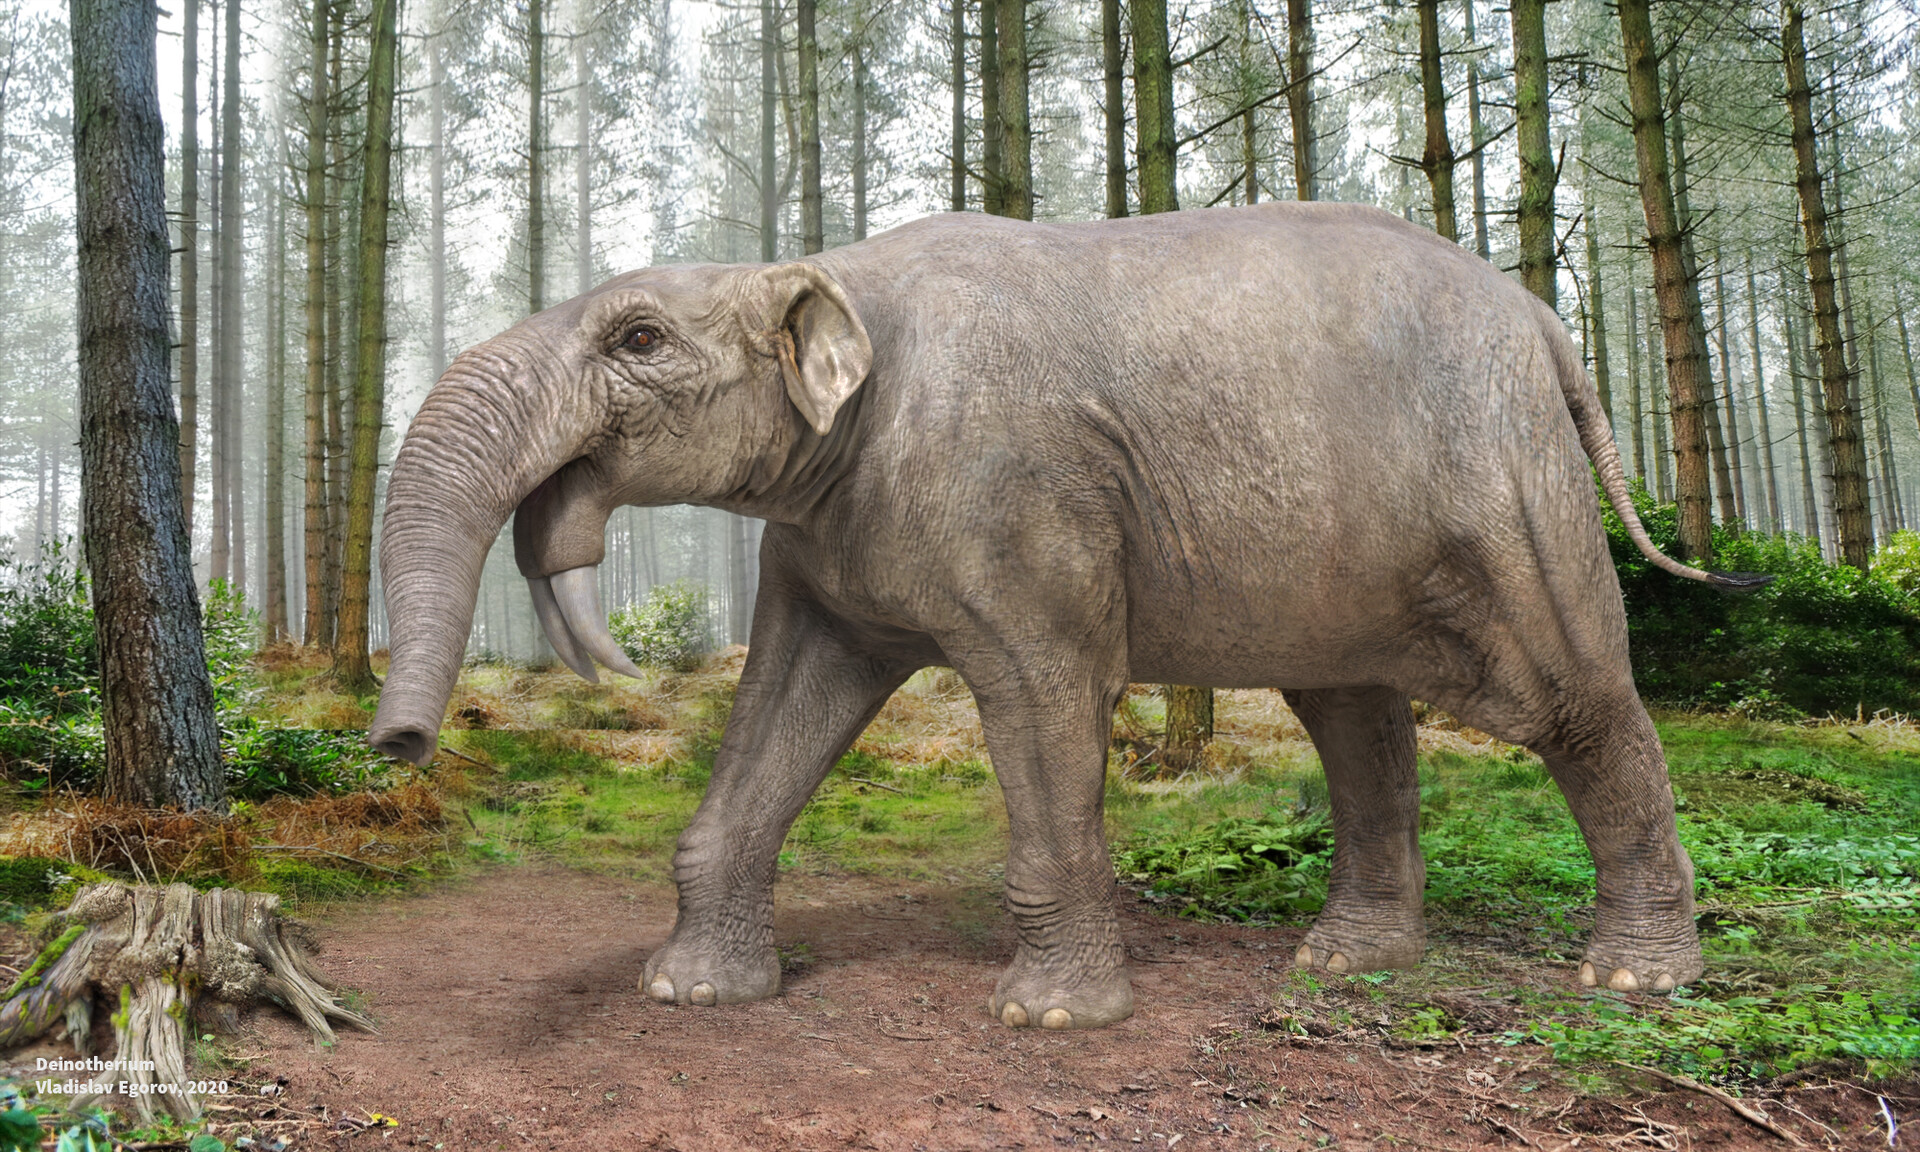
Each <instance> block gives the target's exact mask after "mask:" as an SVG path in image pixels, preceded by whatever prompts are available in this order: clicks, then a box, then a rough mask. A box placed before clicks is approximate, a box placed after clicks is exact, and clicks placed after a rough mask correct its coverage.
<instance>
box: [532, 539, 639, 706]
mask: <svg viewBox="0 0 1920 1152" xmlns="http://www.w3.org/2000/svg"><path fill="white" fill-rule="evenodd" d="M598 573H599V566H598V565H594V564H589V565H587V566H586V567H584V568H569V569H567V570H566V571H565V572H555V573H554V574H553V575H552V576H551V577H549V579H550V580H551V581H552V582H553V595H554V598H555V599H556V600H558V601H559V602H560V614H561V615H562V616H564V617H566V621H567V629H568V631H570V632H572V633H573V638H574V639H575V640H576V641H578V642H579V644H580V647H582V648H584V649H586V650H587V652H589V653H591V654H592V656H593V658H594V659H595V660H598V661H600V663H602V664H605V665H606V666H607V667H609V668H611V669H613V670H614V671H615V672H618V673H620V674H621V675H623V676H632V677H635V678H636V679H638V678H640V677H642V676H644V673H642V672H641V671H640V669H638V668H636V667H634V664H633V661H631V660H629V659H627V654H626V653H625V652H622V651H620V645H619V643H618V642H617V641H615V640H614V638H613V633H612V632H610V631H608V630H607V614H606V613H605V612H604V611H602V610H601V608H600V584H599V580H598V578H597V577H598Z"/></svg>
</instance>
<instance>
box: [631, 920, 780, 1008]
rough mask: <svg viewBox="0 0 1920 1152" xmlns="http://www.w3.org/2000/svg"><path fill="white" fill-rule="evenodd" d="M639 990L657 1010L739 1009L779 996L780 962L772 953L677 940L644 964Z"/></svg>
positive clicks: (768, 950)
mask: <svg viewBox="0 0 1920 1152" xmlns="http://www.w3.org/2000/svg"><path fill="white" fill-rule="evenodd" d="M640 990H641V991H642V992H645V993H646V994H647V995H649V996H651V997H653V998H654V999H655V1000H658V1001H660V1002H661V1003H663V1004H695V1005H699V1006H701V1007H703V1008H704V1007H712V1006H713V1005H715V1004H740V1003H745V1002H746V1001H749V1000H765V999H767V998H768V997H769V996H772V995H774V994H776V993H777V992H779V991H780V956H779V954H778V953H776V952H775V951H774V950H773V949H772V948H764V949H754V950H751V951H747V952H744V953H743V952H742V951H741V950H740V949H739V947H738V946H735V947H734V948H731V949H727V948H722V947H719V946H716V945H712V944H708V943H702V942H699V941H694V940H684V941H683V940H680V939H678V938H677V937H676V938H674V939H670V940H668V941H667V943H666V945H665V946H664V947H662V948H661V949H660V950H659V951H658V952H655V953H654V954H653V955H652V956H650V957H648V958H647V969H646V974H645V975H643V976H641V977H640Z"/></svg>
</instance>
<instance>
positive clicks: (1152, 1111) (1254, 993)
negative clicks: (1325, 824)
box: [241, 868, 1912, 1152]
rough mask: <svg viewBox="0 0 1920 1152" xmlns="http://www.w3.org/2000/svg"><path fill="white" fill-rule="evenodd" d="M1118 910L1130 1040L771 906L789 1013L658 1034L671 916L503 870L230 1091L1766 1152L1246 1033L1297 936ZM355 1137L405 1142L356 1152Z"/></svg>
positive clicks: (1815, 1112) (727, 1127) (363, 955)
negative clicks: (350, 1023)
mask: <svg viewBox="0 0 1920 1152" xmlns="http://www.w3.org/2000/svg"><path fill="white" fill-rule="evenodd" d="M1122 905H1123V907H1124V908H1125V909H1126V912H1125V913H1124V915H1125V918H1126V925H1127V937H1128V945H1129V948H1130V950H1131V951H1132V952H1133V954H1134V956H1135V957H1136V959H1137V960H1138V961H1140V962H1139V963H1137V964H1136V965H1135V967H1134V971H1133V979H1134V991H1135V997H1136V1000H1137V1002H1138V1004H1139V1010H1138V1012H1137V1014H1136V1015H1135V1016H1134V1017H1133V1018H1132V1019H1130V1020H1128V1021H1125V1022H1124V1023H1122V1024H1119V1025H1117V1026H1115V1027H1112V1028H1109V1029H1105V1030H1103V1031H1097V1032H1076V1033H1068V1034H1049V1033H1041V1032H1034V1031H1021V1032H1013V1031H1009V1030H1007V1029H1005V1028H1002V1027H1000V1026H999V1025H998V1024H996V1023H994V1022H993V1021H991V1020H990V1019H989V1018H988V1016H987V1012H986V1008H985V1004H986V1000H987V996H988V993H989V992H990V991H991V989H992V986H993V980H994V977H995V975H996V973H997V972H998V970H999V968H1000V966H1001V964H1002V963H1003V962H1004V959H1005V957H1006V956H1008V955H1009V954H1010V953H1011V938H1010V933H1009V930H1008V929H1007V927H1006V925H1005V923H1004V918H1003V917H1002V916H1001V914H1000V911H999V909H998V907H997V902H996V899H995V897H994V894H993V893H992V891H991V890H989V889H986V888H984V887H979V888H967V887H947V886H938V885H924V884H911V883H903V882H898V881H878V880H870V879H862V878H840V877H797V878H794V879H793V880H791V881H789V880H787V879H784V878H783V880H782V883H781V887H780V901H779V908H778V927H777V939H778V941H779V943H780V945H781V946H782V948H783V949H787V950H790V951H791V952H792V953H793V954H794V956H795V962H794V964H793V965H792V966H791V970H790V971H789V974H788V977H787V981H786V988H785V991H784V992H783V994H782V995H781V996H780V997H778V998H776V999H774V1000H771V1001H768V1002H765V1003H761V1004H752V1005H739V1006H732V1007H727V1008H722V1009H697V1008H678V1009H676V1008H670V1007H666V1006H663V1005H658V1004H655V1003H652V1002H651V1001H649V1000H647V999H645V998H644V997H643V996H641V995H640V993H639V992H638V991H637V990H636V988H635V980H636V978H637V976H638V974H639V972H640V970H641V967H642V964H643V962H644V960H645V957H646V956H647V954H648V952H649V951H650V950H651V949H653V948H655V947H657V946H659V945H660V944H661V943H662V942H663V940H664V939H665V936H666V933H667V930H668V928H669V926H670V925H671V923H672V918H673V914H674V904H673V896H672V892H671V890H670V889H668V888H666V887H664V886H660V885H647V884H639V883H631V882H625V881H621V880H615V879H609V878H605V877H596V876H583V875H578V874H574V873H569V872H564V871H557V870H540V869H534V868H515V869H503V870H501V871H497V872H494V873H491V874H488V875H485V876H483V877H481V878H478V879H476V880H472V881H469V882H465V883H462V884H459V885H455V886H451V887H447V888H444V889H441V890H438V891H435V892H432V893H429V894H425V895H420V896H415V897H408V898H399V899H395V900H391V901H387V902H383V903H376V904H371V905H368V904H361V905H356V906H352V907H350V908H344V909H342V910H340V911H339V912H337V913H335V914H333V915H331V916H327V917H322V918H321V920H320V925H319V926H320V928H321V938H322V941H323V946H324V951H323V952H322V954H321V956H320V961H321V963H322V965H323V967H324V968H325V969H326V970H327V971H328V972H329V973H331V974H333V975H334V976H336V977H337V978H339V979H341V980H342V981H344V983H345V984H346V985H348V986H350V987H352V988H354V989H356V990H358V991H359V992H360V993H361V994H363V995H364V996H365V997H366V1000H367V1003H368V1005H369V1006H370V1007H371V1009H372V1011H373V1014H374V1016H375V1017H376V1019H377V1020H378V1021H379V1022H380V1025H381V1029H382V1031H381V1034H380V1035H378V1036H366V1035H359V1034H345V1035H343V1036H342V1038H341V1040H340V1042H339V1044H338V1045H337V1047H335V1048H333V1049H331V1050H327V1049H320V1048H316V1047H314V1046H313V1045H311V1044H310V1043H308V1042H307V1041H306V1040H305V1039H304V1038H303V1036H302V1035H301V1034H300V1033H299V1032H297V1031H296V1030H295V1029H294V1028H293V1027H292V1026H290V1025H288V1024H286V1023H285V1022H283V1021H279V1020H276V1019H272V1018H270V1017H268V1016H267V1015H264V1014H263V1015H262V1016H261V1017H260V1018H259V1019H258V1021H257V1023H256V1024H255V1025H254V1027H255V1028H257V1029H258V1031H257V1032H256V1033H255V1034H254V1035H252V1036H251V1037H249V1038H248V1039H247V1040H245V1041H243V1042H242V1045H241V1046H242V1047H246V1046H248V1045H258V1051H259V1052H261V1053H262V1055H261V1057H260V1058H259V1059H258V1060H256V1061H255V1062H254V1063H253V1065H252V1067H251V1068H250V1069H249V1070H248V1071H247V1072H246V1073H244V1074H243V1076H242V1079H244V1080H246V1081H248V1082H253V1081H256V1080H258V1079H259V1078H261V1077H263V1076H264V1077H265V1078H268V1079H272V1078H273V1077H276V1076H277V1077H282V1078H284V1083H285V1085H286V1087H285V1091H284V1094H283V1095H282V1096H281V1097H280V1098H279V1099H280V1103H281V1105H282V1109H283V1111H282V1112H281V1113H280V1115H282V1116H297V1115H304V1116H308V1117H313V1116H320V1115H324V1116H325V1118H326V1120H327V1122H328V1123H329V1124H331V1125H333V1129H332V1130H331V1132H329V1133H327V1134H315V1128H314V1127H304V1128H295V1127H293V1126H289V1127H288V1128H285V1129H283V1131H284V1132H285V1133H286V1134H288V1135H292V1134H293V1133H294V1132H295V1131H300V1132H302V1133H303V1139H301V1140H298V1141H296V1142H295V1143H296V1145H297V1146H299V1147H313V1146H315V1141H318V1142H319V1143H320V1144H321V1145H322V1146H333V1145H338V1146H340V1147H363V1148H365V1147H371V1146H372V1145H373V1144H375V1143H380V1144H387V1145H396V1144H397V1145H412V1146H420V1147H443V1148H447V1149H468V1148H474V1149H479V1148H508V1149H519V1148H547V1149H582V1150H585V1149H594V1150H604V1149H630V1148H631V1149H642V1148H645V1149H683V1150H686V1152H695V1150H705V1149H755V1150H761V1149H766V1150H786V1149H796V1150H797V1149H808V1150H811V1149H838V1148H873V1149H888V1150H892V1149H902V1150H906V1149H931V1150H941V1149H976V1148H979V1149H986V1148H1034V1147H1046V1146H1051V1145H1056V1144H1081V1143H1097V1144H1121V1145H1128V1146H1133V1145H1136V1144H1137V1145H1139V1146H1141V1147H1143V1148H1148V1147H1150V1148H1159V1149H1168V1148H1172V1147H1176V1146H1177V1147H1180V1148H1182V1149H1213V1148H1234V1149H1242V1148H1244V1149H1257V1148H1273V1149H1287V1150H1291V1149H1296V1148H1314V1147H1326V1146H1329V1145H1334V1144H1337V1145H1338V1146H1339V1147H1343V1148H1376V1147H1377V1148H1389V1147H1392V1148H1420V1149H1457V1148H1482V1147H1519V1146H1528V1147H1536V1148H1600V1147H1620V1148H1667V1149H1680V1148H1691V1147H1699V1148H1756V1149H1758V1148H1769V1149H1771V1148H1784V1147H1786V1146H1787V1145H1786V1144H1784V1143H1783V1142H1782V1141H1780V1140H1779V1139H1778V1138H1776V1137H1772V1136H1768V1135H1766V1134H1765V1133H1762V1132H1760V1131H1759V1130H1758V1129H1756V1128H1754V1127H1752V1126H1750V1125H1748V1124H1747V1123H1745V1122H1744V1121H1741V1120H1739V1119H1737V1118H1735V1117H1734V1116H1733V1115H1732V1114H1731V1113H1730V1112H1728V1111H1726V1109H1724V1108H1723V1107H1722V1106H1721V1105H1720V1104H1718V1103H1716V1102H1714V1101H1712V1100H1709V1099H1707V1098H1705V1097H1703V1096H1699V1095H1695V1094H1692V1093H1684V1092H1666V1093H1661V1094H1656V1095H1653V1096H1647V1097H1640V1098H1637V1099H1635V1100H1625V1099H1620V1098H1611V1099H1595V1098H1590V1097H1583V1096H1580V1095H1578V1094H1577V1093H1575V1092H1574V1091H1573V1089H1572V1088H1571V1087H1570V1086H1569V1085H1568V1084H1567V1082H1566V1081H1565V1078H1564V1077H1561V1076H1559V1075H1558V1074H1556V1073H1555V1072H1554V1070H1553V1069H1552V1067H1551V1065H1550V1064H1549V1062H1548V1061H1547V1060H1546V1058H1545V1056H1544V1054H1543V1053H1542V1052H1541V1050H1540V1049H1538V1048H1535V1047H1530V1046H1528V1047H1504V1046H1502V1047H1485V1048H1469V1047H1458V1046H1457V1047H1453V1048H1449V1049H1441V1048H1433V1049H1428V1050H1422V1049H1418V1048H1410V1047H1409V1048H1395V1047H1387V1046H1383V1044H1382V1042H1381V1040H1380V1038H1379V1037H1378V1036H1377V1035H1374V1036H1373V1037H1372V1038H1371V1039H1370V1040H1368V1041H1365V1042H1354V1041H1351V1040H1340V1039H1326V1040H1314V1039H1312V1038H1310V1037H1308V1038H1302V1037H1295V1038H1291V1039H1290V1038H1289V1037H1288V1036H1287V1035H1286V1034H1285V1033H1284V1032H1281V1031H1269V1030H1267V1029H1265V1028H1263V1026H1262V1025H1261V1023H1260V1017H1261V1016H1262V1014H1263V1013H1266V1012H1268V1011H1269V1010H1270V1009H1271V1008H1272V1006H1273V1000H1272V995H1273V993H1274V992H1275V991H1276V990H1278V989H1279V988H1280V986H1281V985H1282V984H1283V982H1284V981H1285V979H1286V972H1287V968H1288V964H1289V959H1290V957H1291V956H1292V953H1293V948H1294V946H1295V945H1296V944H1297V942H1298V936H1299V933H1297V932H1288V931H1277V930H1263V929H1249V928H1235V927H1225V926H1210V925H1194V924H1190V923H1187V922H1183V921H1176V920H1171V919H1168V918H1165V917H1159V916H1154V915H1152V914H1150V913H1149V912H1148V911H1147V910H1145V909H1144V908H1141V907H1140V906H1139V905H1138V903H1137V902H1135V901H1132V900H1123V901H1122ZM1790 1103H1791V1104H1792V1105H1793V1106H1794V1107H1796V1108H1799V1109H1800V1110H1801V1111H1802V1112H1804V1113H1806V1114H1807V1115H1808V1116H1809V1117H1816V1118H1818V1119H1819V1120H1822V1121H1826V1122H1827V1123H1829V1124H1832V1125H1833V1128H1834V1129H1835V1130H1836V1136H1837V1137H1838V1140H1837V1142H1830V1141H1829V1140H1826V1139H1821V1137H1823V1136H1824V1135H1825V1134H1824V1133H1821V1132H1820V1130H1819V1128H1818V1127H1817V1126H1816V1125H1815V1124H1813V1123H1809V1122H1808V1121H1806V1120H1802V1119H1800V1118H1798V1117H1795V1116H1794V1115H1793V1114H1792V1113H1790V1112H1787V1111H1785V1110H1784V1109H1783V1108H1782V1107H1780V1106H1779V1105H1774V1106H1773V1107H1772V1112H1773V1113H1774V1115H1775V1116H1776V1117H1778V1118H1780V1119H1782V1120H1783V1121H1785V1122H1787V1123H1790V1124H1792V1125H1793V1126H1794V1127H1795V1128H1796V1129H1798V1130H1799V1131H1801V1132H1804V1133H1806V1134H1807V1135H1808V1136H1809V1137H1810V1138H1814V1139H1816V1141H1817V1146H1829V1147H1848V1148H1854V1147H1858V1148H1863V1149H1864V1148H1871V1147H1885V1146H1886V1135H1885V1128H1884V1126H1878V1127H1876V1125H1878V1115H1879V1108H1878V1104H1877V1102H1876V1101H1875V1100H1874V1099H1873V1098H1872V1097H1866V1096H1863V1095H1862V1094H1861V1093H1860V1092H1859V1091H1858V1090H1853V1089H1846V1088H1823V1089H1805V1090H1802V1091H1799V1092H1797V1093H1795V1094H1794V1096H1793V1099H1792V1100H1791V1101H1790ZM1896 1109H1897V1110H1903V1111H1901V1114H1906V1113H1910V1112H1911V1110H1912V1104H1911V1102H1907V1103H1906V1104H1904V1105H1903V1104H1900V1103H1898V1102H1896ZM370 1112H378V1113H382V1114H384V1115H386V1116H390V1117H392V1118H394V1119H395V1120H397V1121H398V1122H399V1123H398V1126H397V1127H386V1126H377V1127H375V1128H372V1129H369V1130H366V1131H352V1129H354V1128H356V1127H357V1125H355V1124H354V1122H353V1121H354V1118H365V1117H366V1116H367V1115H368V1113H370ZM1869 1114H1871V1115H1869ZM343 1129H344V1130H343ZM1576 1135H1578V1136H1580V1137H1581V1138H1580V1139H1579V1140H1576V1139H1575V1136H1576Z"/></svg>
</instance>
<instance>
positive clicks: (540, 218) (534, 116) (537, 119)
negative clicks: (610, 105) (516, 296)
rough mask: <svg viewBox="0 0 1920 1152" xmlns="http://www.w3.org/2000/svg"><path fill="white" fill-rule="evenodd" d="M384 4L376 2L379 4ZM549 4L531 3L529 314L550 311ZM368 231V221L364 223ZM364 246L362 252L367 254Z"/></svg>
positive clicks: (543, 0)
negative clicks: (547, 16)
mask: <svg viewBox="0 0 1920 1152" xmlns="http://www.w3.org/2000/svg"><path fill="white" fill-rule="evenodd" d="M379 2H380V0H375V3H379ZM545 9H546V0H527V311H528V312H529V313H533V312H541V311H544V310H545V309H546V307H547V179H546V166H545V165H546V151H547V107H546V105H547V29H546V13H545ZM360 226H361V228H362V229H363V230H364V229H365V228H366V221H365V220H362V221H361V222H360ZM365 250H366V249H365V248H364V246H363V247H362V249H361V251H362V252H363V253H364V252H365Z"/></svg>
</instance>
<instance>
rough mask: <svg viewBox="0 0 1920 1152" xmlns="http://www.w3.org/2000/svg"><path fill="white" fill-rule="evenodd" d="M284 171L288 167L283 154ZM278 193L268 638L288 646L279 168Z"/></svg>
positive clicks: (272, 297) (270, 360)
mask: <svg viewBox="0 0 1920 1152" xmlns="http://www.w3.org/2000/svg"><path fill="white" fill-rule="evenodd" d="M280 161H281V163H280V169H281V170H282V171H284V170H285V169H286V167H287V166H288V165H287V163H286V161H287V155H286V153H285V152H284V151H283V152H282V154H281V157H280ZM273 184H274V188H275V192H276V195H274V197H273V198H272V199H271V200H270V201H269V202H268V211H269V216H270V218H271V219H272V232H271V235H272V237H273V239H272V241H271V246H270V248H269V249H268V253H267V255H268V263H269V266H270V269H271V270H270V271H269V272H268V274H267V283H268V289H267V291H268V296H267V308H268V316H269V320H268V323H267V380H268V385H267V387H268V392H267V464H266V499H265V500H264V501H263V503H264V504H265V505H266V507H265V509H264V510H263V515H262V517H261V520H262V523H263V524H264V525H265V526H266V537H267V539H266V545H267V557H266V573H265V575H266V580H265V582H264V583H265V589H266V601H267V642H268V643H270V644H284V643H286V641H287V637H288V636H289V635H291V630H290V629H289V628H288V627H287V476H286V470H287V201H286V196H285V195H284V194H281V189H282V184H281V176H280V174H279V172H276V173H275V174H274V180H273Z"/></svg>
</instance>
